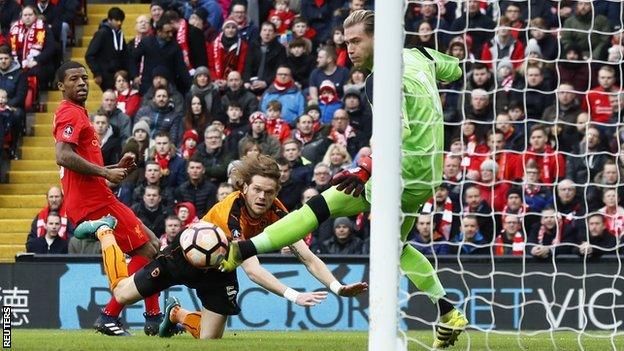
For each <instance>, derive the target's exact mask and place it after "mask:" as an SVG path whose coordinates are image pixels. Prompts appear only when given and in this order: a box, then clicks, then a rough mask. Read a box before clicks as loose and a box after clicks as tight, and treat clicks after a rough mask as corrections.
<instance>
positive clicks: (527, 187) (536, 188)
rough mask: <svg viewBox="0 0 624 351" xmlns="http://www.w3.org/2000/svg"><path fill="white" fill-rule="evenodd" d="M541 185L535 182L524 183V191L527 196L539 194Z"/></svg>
mask: <svg viewBox="0 0 624 351" xmlns="http://www.w3.org/2000/svg"><path fill="white" fill-rule="evenodd" d="M540 190H542V187H541V186H540V185H536V184H524V193H525V194H526V196H527V197H529V196H534V195H537V194H539V192H540Z"/></svg>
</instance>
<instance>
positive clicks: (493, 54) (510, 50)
mask: <svg viewBox="0 0 624 351" xmlns="http://www.w3.org/2000/svg"><path fill="white" fill-rule="evenodd" d="M510 25H511V21H510V20H509V18H507V17H505V16H502V17H501V18H500V23H499V26H498V27H497V29H496V35H495V36H494V38H493V39H492V40H490V41H487V42H485V43H484V44H483V47H482V48H481V60H483V61H485V64H486V65H487V66H488V68H492V63H493V62H497V61H500V60H501V59H503V58H508V59H509V60H511V64H512V65H513V67H514V68H518V67H520V66H521V65H522V62H523V61H524V45H522V43H521V42H520V40H518V39H516V38H514V36H513V35H512V32H511V29H510Z"/></svg>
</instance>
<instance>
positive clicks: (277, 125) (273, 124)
mask: <svg viewBox="0 0 624 351" xmlns="http://www.w3.org/2000/svg"><path fill="white" fill-rule="evenodd" d="M266 130H267V132H268V133H269V135H273V136H275V137H276V138H277V139H278V140H279V141H280V143H283V142H284V141H286V139H288V138H290V134H291V131H290V125H289V124H288V123H287V122H286V121H285V120H284V119H283V118H282V103H281V102H279V101H278V100H271V101H269V104H268V107H267V121H266Z"/></svg>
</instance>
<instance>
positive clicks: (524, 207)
mask: <svg viewBox="0 0 624 351" xmlns="http://www.w3.org/2000/svg"><path fill="white" fill-rule="evenodd" d="M528 211H529V206H527V205H526V204H522V205H520V208H519V209H518V211H516V212H511V211H510V210H509V207H508V206H507V205H505V207H503V212H502V213H501V222H503V223H504V222H505V217H507V215H510V214H513V215H516V216H518V218H519V219H520V221H522V218H524V215H525V214H526V213H527V212H528Z"/></svg>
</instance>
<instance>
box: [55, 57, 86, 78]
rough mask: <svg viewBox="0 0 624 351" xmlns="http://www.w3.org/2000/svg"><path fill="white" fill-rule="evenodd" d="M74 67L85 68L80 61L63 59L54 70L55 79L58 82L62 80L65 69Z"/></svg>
mask: <svg viewBox="0 0 624 351" xmlns="http://www.w3.org/2000/svg"><path fill="white" fill-rule="evenodd" d="M74 68H85V66H83V65H82V63H80V62H76V61H65V62H63V63H62V64H61V66H60V67H59V68H58V69H57V70H56V79H57V80H58V81H59V82H63V81H64V80H65V74H66V73H67V70H70V69H74ZM85 70H86V68H85Z"/></svg>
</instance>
